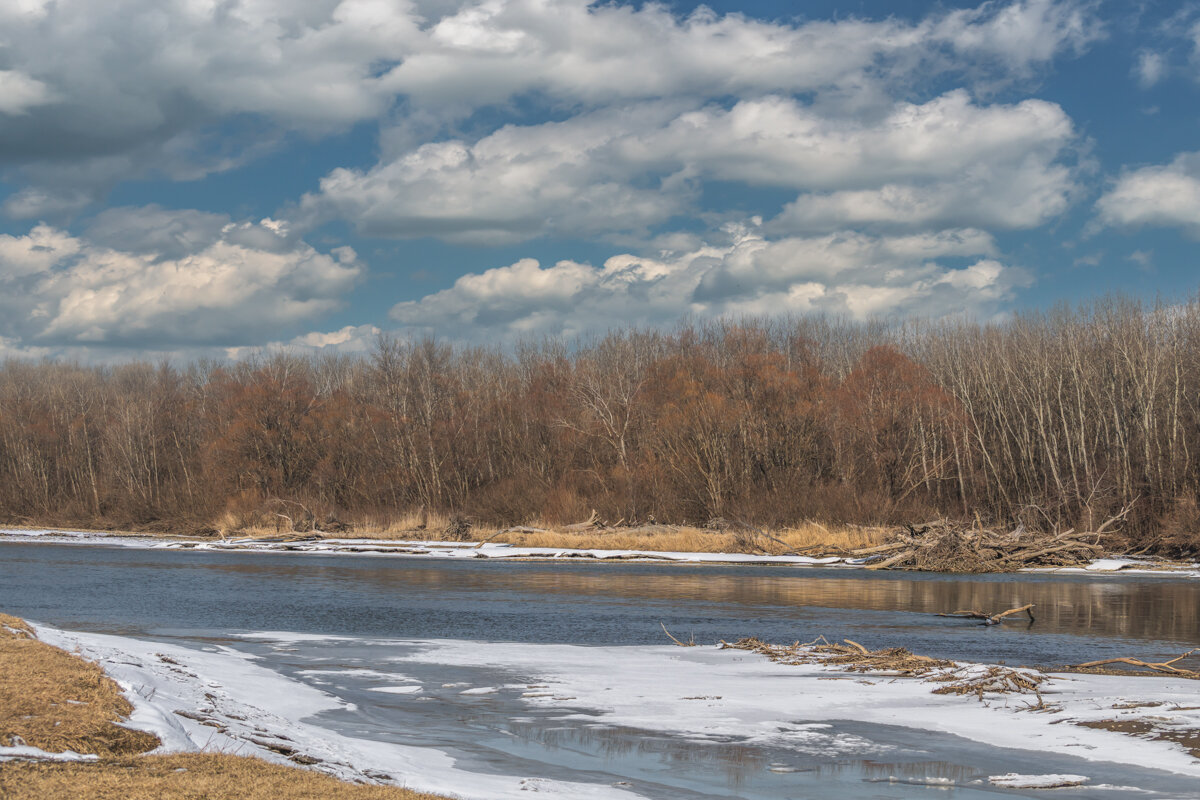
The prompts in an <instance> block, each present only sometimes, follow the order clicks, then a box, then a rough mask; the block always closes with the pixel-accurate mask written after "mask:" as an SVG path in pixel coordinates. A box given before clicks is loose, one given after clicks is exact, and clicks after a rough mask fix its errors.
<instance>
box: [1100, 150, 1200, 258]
mask: <svg viewBox="0 0 1200 800" xmlns="http://www.w3.org/2000/svg"><path fill="white" fill-rule="evenodd" d="M1096 210H1097V212H1098V213H1097V220H1098V222H1099V224H1101V225H1109V226H1117V227H1128V228H1135V227H1143V226H1149V227H1168V228H1181V229H1182V230H1183V231H1184V232H1185V233H1187V234H1189V235H1190V236H1193V237H1196V238H1200V153H1182V154H1180V155H1178V156H1176V158H1175V160H1174V161H1172V162H1171V163H1170V164H1166V165H1160V166H1150V167H1142V168H1141V169H1135V170H1132V171H1129V172H1126V173H1125V174H1124V175H1122V176H1121V177H1120V178H1118V179H1117V181H1116V183H1115V184H1114V185H1113V187H1112V188H1111V189H1109V190H1108V191H1107V192H1106V193H1105V194H1104V196H1103V197H1101V198H1100V199H1099V200H1098V201H1097V202H1096Z"/></svg>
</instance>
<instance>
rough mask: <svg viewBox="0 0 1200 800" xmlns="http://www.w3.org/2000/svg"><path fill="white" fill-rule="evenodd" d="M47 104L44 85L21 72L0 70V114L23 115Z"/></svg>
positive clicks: (48, 98) (47, 96)
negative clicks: (35, 107)
mask: <svg viewBox="0 0 1200 800" xmlns="http://www.w3.org/2000/svg"><path fill="white" fill-rule="evenodd" d="M48 102H50V93H49V92H48V91H47V90H46V84H44V83H42V82H41V81H39V80H34V79H33V78H31V77H29V76H28V75H25V74H24V73H21V72H14V71H13V70H7V69H0V114H9V115H13V116H15V115H18V114H24V113H26V112H28V111H29V109H31V108H33V107H34V106H40V105H44V104H45V103H48Z"/></svg>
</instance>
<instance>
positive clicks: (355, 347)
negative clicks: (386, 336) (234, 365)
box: [222, 325, 383, 361]
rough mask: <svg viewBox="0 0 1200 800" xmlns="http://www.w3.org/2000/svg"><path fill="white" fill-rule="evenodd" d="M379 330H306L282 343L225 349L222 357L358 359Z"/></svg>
mask: <svg viewBox="0 0 1200 800" xmlns="http://www.w3.org/2000/svg"><path fill="white" fill-rule="evenodd" d="M382 333H383V331H382V330H381V329H379V328H377V327H375V326H374V325H346V326H345V327H343V328H339V329H338V330H336V331H310V332H309V333H303V334H300V335H299V336H293V337H292V338H291V339H288V340H285V341H272V342H269V343H267V344H265V345H255V346H252V347H245V346H243V347H227V348H225V349H224V351H223V352H222V355H224V356H225V357H226V358H229V359H232V360H234V361H240V360H244V359H248V358H253V357H255V356H259V355H262V354H269V353H278V352H286V353H295V354H298V355H320V356H324V355H339V356H359V355H364V354H366V353H369V352H371V350H372V349H373V348H374V347H375V343H376V342H378V341H379V336H380V334H382Z"/></svg>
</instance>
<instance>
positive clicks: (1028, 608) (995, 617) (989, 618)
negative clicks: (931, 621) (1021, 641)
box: [935, 603, 1035, 625]
mask: <svg viewBox="0 0 1200 800" xmlns="http://www.w3.org/2000/svg"><path fill="white" fill-rule="evenodd" d="M1022 612H1024V613H1026V614H1028V615H1029V621H1030V622H1031V623H1032V622H1034V621H1035V620H1034V618H1033V603H1030V604H1029V605H1024V606H1021V607H1020V608H1010V609H1009V610H1008V611H1001V612H1000V613H999V614H985V613H983V612H982V611H951V612H950V613H949V614H936V615H935V616H938V617H956V618H958V619H981V620H983V624H984V625H999V624H1000V623H1001V622H1003V621H1004V620H1005V618H1006V617H1011V616H1013V615H1015V614H1020V613H1022Z"/></svg>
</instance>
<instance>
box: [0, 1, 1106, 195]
mask: <svg viewBox="0 0 1200 800" xmlns="http://www.w3.org/2000/svg"><path fill="white" fill-rule="evenodd" d="M1099 35H1100V30H1099V28H1098V24H1097V23H1096V21H1095V17H1094V15H1093V14H1091V12H1090V5H1089V4H1088V3H1086V2H1082V0H1018V1H1017V2H1011V3H1008V4H1004V5H999V4H996V3H983V4H981V5H980V6H979V7H978V8H975V9H969V10H959V11H954V12H950V13H940V14H939V13H935V14H933V15H931V16H929V17H927V18H925V19H922V20H918V21H915V22H907V21H903V20H899V19H895V18H888V19H884V20H876V21H871V20H863V19H856V18H853V17H850V18H844V19H840V20H836V21H803V22H788V21H774V22H765V21H760V20H755V19H751V18H748V17H745V16H742V15H740V14H728V15H718V14H715V13H713V12H711V11H708V10H706V9H700V10H698V11H696V12H694V13H692V14H690V15H688V16H680V15H677V14H674V13H672V12H671V11H670V10H669V9H668V8H667V7H666V6H663V5H658V4H649V3H648V4H642V5H639V6H634V5H621V4H609V3H604V2H599V0H465V1H464V0H458V1H457V2H447V1H446V0H298V1H297V2H291V3H278V2H272V1H271V0H242V1H241V2H236V3H217V2H208V1H207V0H203V1H202V2H191V1H185V0H169V1H168V2H162V1H161V0H112V1H111V2H106V3H95V2H92V1H91V0H54V2H50V1H49V0H46V1H45V2H42V1H41V0H22V2H20V3H16V2H9V3H5V4H3V5H2V6H0V52H3V53H4V65H5V67H4V69H3V70H0V115H2V116H3V119H4V123H5V124H3V125H0V153H3V154H4V159H5V161H6V162H7V164H8V165H9V166H17V167H20V168H22V169H23V170H24V172H22V174H21V180H22V181H23V182H24V183H26V184H27V187H26V188H25V190H24V191H22V192H20V193H19V194H18V196H17V197H15V198H12V199H10V201H9V202H8V203H7V205H6V211H7V212H8V213H9V214H11V215H15V216H23V217H33V218H39V217H41V216H46V215H52V214H70V213H74V212H77V211H78V210H79V209H80V208H82V207H84V206H85V205H86V204H88V203H89V202H92V201H94V200H95V199H96V197H98V196H102V195H103V193H104V192H106V191H107V190H108V189H109V188H110V187H111V186H112V185H113V184H114V182H116V181H118V180H121V179H128V178H130V177H138V176H143V175H145V174H148V173H159V174H163V175H166V176H168V177H170V178H174V179H180V178H182V177H186V176H199V175H204V174H208V173H210V172H213V171H217V170H221V169H226V168H228V167H229V166H230V165H235V164H238V163H242V162H244V161H245V160H246V159H249V158H253V157H254V156H255V155H256V154H257V153H258V152H260V151H261V149H263V148H262V143H263V142H264V141H266V142H272V141H278V140H279V139H280V136H281V134H280V132H281V131H288V130H304V131H308V132H316V133H321V132H325V131H329V130H333V129H339V128H344V127H345V126H348V125H351V124H354V123H356V122H360V121H363V120H370V119H380V118H383V117H384V116H385V115H386V114H388V113H389V112H390V111H392V110H393V109H394V108H395V107H396V104H397V103H399V104H401V106H402V107H403V111H402V112H401V113H402V115H403V116H413V115H416V116H419V115H420V114H421V113H423V111H422V110H426V111H428V110H429V109H434V117H433V118H435V119H442V120H453V119H460V118H462V117H463V116H465V115H467V114H469V113H470V112H471V111H472V110H474V109H478V108H480V107H484V106H489V107H501V108H504V109H505V111H506V113H510V114H511V113H512V109H513V107H512V106H510V105H507V104H509V103H510V101H512V100H513V99H515V98H529V97H533V96H536V97H540V98H542V99H543V100H544V101H546V102H544V103H541V104H539V105H538V106H537V107H538V108H542V109H544V108H545V107H546V104H547V103H549V104H550V105H552V106H554V107H558V108H562V107H568V108H569V107H580V106H582V107H584V108H595V107H599V106H604V105H612V104H624V103H628V102H631V101H637V100H643V99H662V98H675V97H690V98H693V99H697V98H700V99H702V98H709V97H721V96H742V97H752V96H756V95H761V94H763V93H771V92H780V93H786V94H794V93H808V94H816V95H819V96H821V97H824V98H826V99H827V100H828V101H829V102H833V101H834V100H837V101H838V102H842V103H848V104H849V105H850V106H853V107H856V108H858V107H861V106H862V104H863V103H867V104H868V105H869V104H870V103H871V102H874V101H875V100H879V99H886V98H887V97H888V96H889V93H890V91H891V89H893V88H895V87H906V86H908V85H909V84H910V83H912V82H913V81H914V80H915V76H920V77H921V79H922V80H924V79H926V78H928V76H930V75H933V74H938V73H946V72H951V71H952V72H954V73H955V74H974V73H977V72H978V73H981V74H985V75H986V76H987V78H988V80H993V81H994V80H1005V79H1006V78H1010V77H1013V76H1018V77H1019V76H1022V75H1025V74H1028V73H1029V72H1030V71H1031V70H1034V69H1037V68H1038V67H1039V66H1041V65H1043V64H1045V63H1046V62H1048V61H1050V60H1051V59H1053V58H1054V57H1055V56H1056V55H1058V54H1060V53H1064V52H1074V51H1078V50H1081V49H1082V48H1085V47H1086V46H1087V45H1088V44H1089V43H1090V42H1092V41H1094V40H1095V39H1096V38H1097V37H1098V36H1099ZM889 87H890V88H889ZM247 119H250V120H252V121H254V120H257V121H258V122H257V126H255V125H253V124H250V125H248V124H247V123H246V120H247ZM239 126H241V127H243V128H244V129H240V130H239ZM264 128H265V130H264ZM213 137H216V138H219V139H220V140H221V145H220V147H218V148H216V152H214V148H213V147H212V146H211V143H210V142H209V139H211V138H213ZM62 162H66V163H67V164H69V165H71V166H68V167H66V168H63V167H61V163H62ZM93 162H97V163H93ZM80 164H83V165H85V166H84V168H83V169H79V168H78V167H77V165H80ZM613 199H620V198H613Z"/></svg>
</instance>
